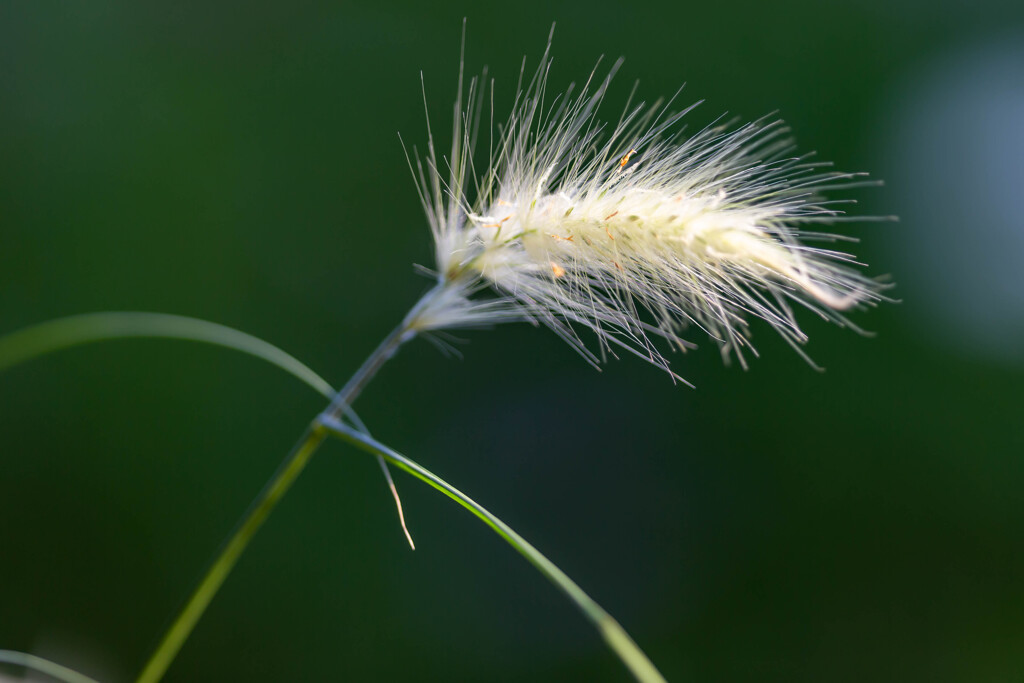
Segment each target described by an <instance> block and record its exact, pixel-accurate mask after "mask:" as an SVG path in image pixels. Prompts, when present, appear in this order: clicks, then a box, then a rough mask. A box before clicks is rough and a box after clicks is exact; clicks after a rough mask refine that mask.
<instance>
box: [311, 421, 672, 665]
mask: <svg viewBox="0 0 1024 683" xmlns="http://www.w3.org/2000/svg"><path fill="white" fill-rule="evenodd" d="M320 424H321V425H322V427H323V428H324V429H326V430H327V431H328V432H329V433H330V434H331V435H333V436H336V437H338V438H340V439H342V440H344V441H347V442H348V443H350V444H352V445H354V446H356V447H357V448H359V449H361V450H363V451H366V452H367V453H370V454H372V455H375V456H377V457H380V458H384V459H385V460H387V461H388V462H389V463H391V464H392V465H394V466H395V467H397V468H399V469H401V470H403V471H405V472H408V473H409V474H411V475H412V476H414V477H416V478H417V479H419V480H420V481H422V482H425V483H426V484H429V485H430V486H432V487H433V488H435V489H437V490H438V491H440V492H441V493H443V494H444V495H446V496H448V497H449V498H451V499H452V500H454V501H455V502H456V503H458V504H459V505H461V506H462V507H464V508H465V509H466V510H469V512H471V513H473V515H475V516H476V517H477V518H478V519H480V520H481V521H482V522H483V523H484V524H486V525H487V526H489V527H490V528H491V529H492V530H493V531H494V532H495V533H496V534H498V535H499V536H501V537H502V538H503V539H505V541H506V542H507V543H508V544H509V545H511V546H512V547H513V548H515V549H516V551H518V552H519V554H521V555H522V556H523V557H525V558H526V559H527V560H529V562H530V564H532V565H533V566H534V567H536V568H537V569H538V570H539V571H540V573H541V574H543V575H544V576H545V577H546V578H547V579H548V580H549V581H551V583H553V584H555V586H556V587H557V588H558V589H559V590H561V591H562V592H563V593H565V594H566V595H567V596H568V597H569V599H570V600H572V601H573V603H575V604H576V606H577V607H579V609H580V611H582V612H583V614H584V615H585V616H586V617H587V619H589V620H590V621H591V622H593V624H594V626H595V627H597V630H598V631H599V632H600V633H601V636H602V637H603V638H604V640H605V642H606V643H607V644H608V646H609V647H610V648H611V649H612V651H613V652H614V653H615V654H616V655H618V657H619V658H620V659H621V660H622V662H623V663H624V664H625V665H626V667H627V668H629V670H630V672H631V673H632V674H633V675H634V676H635V677H636V679H637V680H639V681H642V682H643V683H664V681H665V679H664V678H663V677H662V675H661V674H660V673H659V672H658V669H657V668H656V667H655V666H654V664H653V663H652V662H651V660H650V659H648V657H647V655H645V654H644V653H643V650H641V649H640V647H639V646H638V645H637V644H636V643H635V642H634V641H633V639H632V638H630V636H629V634H628V633H626V631H625V629H623V628H622V626H620V625H619V622H617V621H616V620H615V619H614V618H613V617H612V616H611V615H610V614H608V613H607V612H606V611H604V609H603V608H602V607H601V606H600V605H599V604H597V603H596V602H595V601H594V599H593V598H591V597H590V596H589V595H587V594H586V592H584V590H583V589H582V588H580V587H579V586H578V585H577V584H576V582H575V581H573V580H572V579H570V578H569V577H568V575H566V573H565V572H563V571H562V570H561V569H559V568H558V567H557V566H556V565H555V564H554V563H553V562H552V561H551V560H549V559H548V558H547V557H545V556H544V555H543V554H542V553H541V552H540V551H539V550H537V549H536V548H534V547H533V546H532V545H530V543H529V542H528V541H527V540H526V539H524V538H523V537H522V536H520V535H519V534H517V533H516V532H515V531H514V530H513V529H512V528H511V527H510V526H508V525H507V524H505V523H504V522H503V521H501V520H500V519H498V518H497V517H496V516H495V515H493V514H492V513H491V512H490V511H488V510H487V509H486V508H484V507H483V506H482V505H480V504H479V503H477V502H476V501H475V500H473V499H472V498H470V497H469V496H467V495H466V494H464V493H463V492H462V491H459V490H458V489H457V488H455V487H454V486H452V485H451V484H449V483H448V482H446V481H445V480H444V479H441V477H439V476H437V475H436V474H434V473H433V472H431V471H429V470H427V469H426V468H424V467H423V466H421V465H419V464H418V463H416V462H414V461H412V460H410V459H409V458H407V457H405V456H404V455H402V454H400V453H398V452H396V451H393V450H391V449H390V448H388V447H387V446H385V445H384V444H382V443H380V442H379V441H376V440H375V439H374V438H373V437H371V436H369V435H368V434H363V433H360V432H358V431H356V430H355V429H352V428H351V427H349V426H348V425H346V424H344V423H343V422H341V421H340V420H337V419H335V418H332V417H329V416H324V415H321V417H320Z"/></svg>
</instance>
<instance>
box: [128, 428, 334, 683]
mask: <svg viewBox="0 0 1024 683" xmlns="http://www.w3.org/2000/svg"><path fill="white" fill-rule="evenodd" d="M324 436H325V434H324V431H323V430H322V429H319V428H316V427H314V426H311V427H310V428H309V429H307V430H306V433H305V434H304V435H303V437H302V438H301V439H300V440H299V442H298V443H297V444H295V447H294V448H293V449H292V451H291V453H289V454H288V457H287V458H285V460H284V462H283V463H281V467H280V468H279V469H278V471H277V473H276V474H275V475H274V476H273V477H271V479H270V481H269V482H267V485H266V486H265V487H264V489H263V492H262V493H260V495H259V496H258V497H257V498H256V500H255V501H254V502H253V504H252V506H251V507H250V508H249V511H248V512H247V513H246V514H245V516H243V517H242V521H241V523H240V524H239V525H238V527H237V529H236V530H235V532H234V533H233V534H232V535H231V538H230V539H228V542H227V543H225V544H224V548H223V549H222V550H221V551H220V554H219V555H218V556H217V559H216V560H214V562H213V565H211V566H210V569H209V570H208V571H207V572H206V575H205V576H204V577H203V580H202V581H200V582H199V585H198V586H197V587H196V589H195V591H194V592H193V593H192V597H190V598H189V601H188V602H187V603H186V604H185V607H184V609H182V610H181V614H179V615H178V618H177V619H175V620H174V623H173V624H172V625H171V628H170V629H168V630H167V633H165V634H164V637H163V639H162V640H161V641H160V644H159V645H158V646H157V648H156V651H155V652H154V653H153V656H152V657H150V659H149V662H147V663H146V666H145V668H144V669H143V670H142V673H140V674H139V677H138V679H136V680H137V683H156V681H159V680H160V679H161V678H162V677H163V675H164V672H166V671H167V667H169V666H170V665H171V662H172V661H174V658H175V656H177V654H178V651H179V650H181V646H182V645H184V644H185V640H186V639H188V637H189V635H190V634H191V633H192V629H194V628H195V626H196V623H197V622H198V621H199V618H200V617H202V616H203V612H205V611H206V608H207V607H208V606H209V604H210V601H211V600H213V596H214V595H216V594H217V591H218V590H219V589H220V587H221V584H223V583H224V580H225V579H226V578H227V577H228V574H230V573H231V570H232V569H233V568H234V566H235V563H237V562H238V558H239V557H240V556H241V554H242V551H244V550H245V548H246V546H248V545H249V541H250V540H252V537H253V536H254V535H255V534H256V532H257V531H258V530H259V528H260V527H261V526H262V525H263V522H265V521H266V519H267V517H268V516H269V515H270V513H271V512H272V511H273V510H274V507H275V506H276V505H277V503H278V501H280V500H281V497H282V496H284V494H285V493H286V492H287V491H288V489H289V488H291V485H292V484H293V483H295V479H296V478H298V476H299V474H301V473H302V470H303V469H304V468H305V467H306V464H307V463H308V462H309V459H310V458H311V457H312V455H313V453H314V452H316V449H317V448H318V447H319V446H320V444H321V443H323V440H324Z"/></svg>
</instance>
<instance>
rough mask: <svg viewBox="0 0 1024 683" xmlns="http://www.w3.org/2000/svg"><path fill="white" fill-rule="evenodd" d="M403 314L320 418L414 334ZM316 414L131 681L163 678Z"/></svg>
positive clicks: (320, 435) (285, 475)
mask: <svg viewBox="0 0 1024 683" xmlns="http://www.w3.org/2000/svg"><path fill="white" fill-rule="evenodd" d="M432 293H433V291H432V292H431V293H428V294H427V295H426V296H425V297H424V300H426V298H427V297H429V296H430V295H431V294H432ZM419 305H421V304H418V305H417V307H416V308H414V309H413V310H414V311H415V310H417V308H418V307H419ZM409 319H410V318H408V317H407V318H406V320H405V321H403V323H402V324H401V325H399V326H398V327H397V328H395V329H394V330H393V331H392V332H391V334H389V335H388V336H387V337H386V338H385V339H384V341H383V342H381V344H380V346H378V347H377V348H376V350H374V352H373V353H372V354H370V356H369V358H367V359H366V361H364V362H363V365H362V366H361V367H360V368H359V370H357V371H356V373H355V374H354V375H353V376H352V379H350V380H349V381H348V382H347V383H346V384H345V386H344V387H342V388H341V390H340V391H338V393H336V394H335V395H334V398H333V399H332V400H331V403H330V405H328V406H327V408H326V409H325V410H324V412H323V413H322V414H321V415H322V417H328V418H330V419H331V420H333V421H337V418H338V417H339V416H340V415H341V414H343V413H345V412H347V411H349V408H350V405H351V404H352V402H353V401H354V400H355V398H356V397H357V396H358V395H359V392H361V391H362V390H363V388H364V387H365V386H366V385H367V383H369V381H370V380H371V379H373V376H374V375H375V374H376V373H377V371H378V370H380V368H381V367H382V366H383V365H384V363H386V362H387V360H388V359H389V358H391V357H392V356H394V355H395V352H396V351H397V350H398V347H399V346H401V345H402V344H403V343H405V342H406V341H408V340H410V339H412V338H413V337H414V336H415V334H416V333H415V331H414V330H412V329H410V327H409V323H408V321H409ZM320 419H321V418H318V419H317V420H314V421H313V423H312V424H311V425H310V426H309V427H308V428H307V429H306V432H305V433H304V434H303V435H302V438H300V439H299V441H298V443H296V444H295V446H294V447H293V448H292V450H291V452H290V453H289V454H288V457H286V458H285V459H284V462H282V463H281V465H280V467H278V470H277V472H276V473H275V474H274V476H273V477H271V478H270V481H268V482H267V484H266V486H264V488H263V491H262V492H261V493H260V495H259V496H257V497H256V500H255V501H254V502H253V503H252V505H251V506H250V507H249V510H248V511H247V512H246V513H245V515H243V516H242V519H241V521H240V522H239V523H238V526H237V527H236V528H235V531H234V533H233V534H232V535H231V537H230V538H229V539H228V541H227V543H225V544H224V547H223V548H222V549H221V551H220V553H219V554H218V555H217V558H216V559H215V560H214V561H213V564H212V565H211V566H210V568H209V569H208V570H207V572H206V574H205V575H204V576H203V578H202V580H201V581H200V582H199V585H198V586H197V587H196V589H195V590H194V591H193V593H192V596H191V597H190V598H189V600H188V602H187V603H186V604H185V607H184V608H183V609H182V610H181V613H180V614H179V615H178V617H177V618H176V619H175V620H174V623H172V624H171V627H170V628H169V629H168V630H167V632H166V633H165V634H164V636H163V638H162V639H161V641H160V643H159V645H157V648H156V650H155V651H154V652H153V655H152V656H151V657H150V658H149V661H148V662H146V665H145V667H144V668H143V669H142V673H140V674H139V677H138V678H137V679H136V683H156V682H157V681H159V680H160V679H161V678H162V677H163V675H164V673H165V672H166V671H167V667H169V666H170V665H171V662H173V661H174V658H175V657H176V656H177V654H178V652H179V651H180V650H181V647H182V646H183V645H184V644H185V641H186V640H187V639H188V637H189V635H190V634H191V633H192V630H193V629H194V628H195V626H196V623H198V621H199V619H200V618H201V617H202V616H203V613H204V612H205V611H206V608H207V607H208V606H209V605H210V602H211V601H212V600H213V597H214V596H215V595H216V594H217V591H218V590H219V589H220V587H221V585H222V584H223V583H224V580H225V579H227V577H228V574H230V573H231V570H232V569H233V568H234V566H235V564H236V563H237V562H238V558H239V557H240V556H241V555H242V552H243V551H244V550H245V548H246V546H248V545H249V541H250V540H252V537H253V536H254V535H255V534H256V532H257V531H258V530H259V528H260V527H261V526H262V525H263V522H265V521H266V519H267V517H268V516H269V515H270V513H271V512H272V511H273V510H274V507H276V505H277V503H278V502H279V501H280V500H281V497H282V496H284V494H285V493H286V492H287V491H288V489H289V488H291V485H292V484H293V483H295V480H296V478H298V476H299V474H301V473H302V470H303V469H305V467H306V464H307V463H308V462H309V459H310V458H311V457H312V456H313V453H315V452H316V449H317V448H319V447H320V444H321V443H323V440H324V438H325V437H326V432H325V430H324V429H323V427H321V426H320Z"/></svg>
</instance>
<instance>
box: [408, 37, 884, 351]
mask: <svg viewBox="0 0 1024 683" xmlns="http://www.w3.org/2000/svg"><path fill="white" fill-rule="evenodd" d="M548 47H549V49H550V43H549V46H548ZM550 64H551V60H550V57H549V51H545V53H544V56H543V58H542V59H541V62H540V65H539V67H538V68H537V70H536V72H535V73H534V75H533V77H532V78H528V79H521V83H525V85H521V86H520V88H519V90H518V92H517V94H516V98H515V106H514V109H513V112H512V114H511V115H510V116H509V118H508V119H507V122H506V123H505V124H504V125H503V126H500V127H499V129H498V131H494V130H493V124H492V126H491V129H492V130H491V135H490V136H489V139H488V142H487V149H489V150H490V158H489V160H488V163H487V166H486V168H482V169H474V167H473V160H474V154H475V152H476V148H477V139H476V138H477V129H478V125H479V120H480V113H481V111H482V103H483V99H484V97H485V88H484V87H483V86H482V85H481V83H482V81H478V80H476V79H473V80H471V81H470V82H469V84H468V87H464V85H463V82H462V70H461V68H460V76H459V98H458V100H457V102H456V107H455V120H454V126H453V134H454V142H453V145H452V151H451V156H450V157H448V158H446V159H442V158H439V157H438V155H437V153H436V151H435V147H434V141H433V135H432V134H431V135H430V138H429V140H428V146H427V155H426V157H425V159H423V160H421V159H420V158H418V157H417V158H416V159H415V162H414V174H415V175H416V177H417V180H418V186H419V190H420V199H421V200H422V202H423V205H424V208H425V210H426V213H427V216H428V219H429V221H430V224H431V228H432V230H433V234H434V239H435V243H436V254H437V271H438V273H439V279H440V282H441V283H442V284H445V283H448V285H447V287H446V288H447V289H448V290H449V291H448V293H447V294H446V295H445V298H446V300H445V301H444V302H442V303H437V304H436V306H434V307H433V308H432V309H431V310H430V311H429V314H430V315H429V316H428V317H424V318H423V320H422V321H421V325H420V326H421V327H422V328H423V329H432V328H438V327H458V326H466V325H480V324H488V323H493V322H501V321H505V320H509V319H526V320H531V321H535V322H537V321H539V322H543V323H545V324H547V325H548V326H550V327H551V328H552V329H553V330H555V331H556V332H557V333H558V334H559V335H560V336H562V337H563V338H564V339H566V340H567V341H569V343H570V344H572V345H573V346H574V347H575V348H577V349H578V350H579V351H580V352H581V353H583V354H584V356H585V357H587V358H588V359H590V360H591V361H592V362H597V361H599V360H601V359H602V358H603V357H604V354H605V352H608V351H613V350H614V349H615V348H621V349H626V350H629V351H632V352H635V353H636V354H638V355H640V356H642V357H644V358H646V359H648V360H650V361H651V362H653V363H655V364H656V365H659V366H661V367H663V368H665V369H666V370H667V369H668V363H667V361H666V360H665V358H664V357H663V356H662V354H661V352H660V351H658V350H657V349H656V348H655V346H654V344H653V343H652V339H656V338H659V337H660V338H663V339H665V340H667V341H668V343H669V345H670V346H671V347H674V348H684V347H685V346H686V345H687V344H686V342H684V341H683V340H682V338H681V337H680V336H679V335H680V334H681V332H682V330H683V329H684V328H686V327H688V326H690V325H695V326H697V327H699V328H701V329H703V330H704V331H705V332H706V333H707V334H708V335H710V336H711V338H712V339H714V340H715V341H716V342H717V343H718V344H719V345H720V346H721V347H722V349H723V353H724V354H725V355H726V356H727V357H728V356H730V355H733V356H735V357H737V358H739V359H740V361H741V362H744V351H745V350H750V345H749V341H748V323H747V320H748V319H750V318H761V319H763V320H765V321H766V322H768V323H769V324H770V325H771V326H772V327H773V328H775V329H776V330H777V331H778V332H779V333H781V334H782V336H783V337H784V338H785V339H786V340H788V341H789V342H790V343H792V344H793V345H794V346H796V347H798V346H799V345H801V344H803V343H804V342H805V341H806V336H805V335H804V333H803V332H802V331H801V329H800V327H799V326H798V325H797V322H796V320H795V318H794V315H793V310H792V308H791V305H790V304H791V302H793V301H796V302H799V303H800V304H802V305H804V306H805V307H808V308H810V309H812V310H814V311H816V312H817V313H819V314H820V315H821V316H823V317H825V318H828V319H831V320H833V321H836V322H838V323H840V324H848V322H849V321H847V320H846V318H845V317H844V316H843V313H842V312H843V311H847V310H850V309H853V308H856V307H858V306H862V305H865V304H872V303H875V302H877V301H878V300H880V298H881V297H880V294H879V292H880V289H881V288H880V286H879V285H878V283H877V282H876V281H874V280H871V279H869V278H867V277H865V276H864V275H862V274H861V273H860V272H859V271H857V270H856V269H855V268H854V267H853V259H852V257H851V256H849V255H847V254H844V253H841V252H837V251H834V250H831V249H825V248H820V247H815V246H811V245H810V244H809V242H811V241H812V240H813V241H817V242H819V243H820V242H823V241H833V238H832V236H830V235H828V234H821V233H818V232H813V233H812V232H810V231H805V230H802V229H801V227H802V226H806V225H807V224H811V223H813V224H818V223H828V222H830V221H833V220H836V219H837V218H839V217H840V216H841V215H842V212H841V211H840V210H839V208H837V206H838V205H837V204H836V203H834V202H829V201H827V200H825V199H824V198H823V197H822V195H821V193H822V192H823V191H825V190H829V189H830V188H835V189H841V188H845V187H849V186H850V185H851V184H859V183H862V181H861V180H859V176H857V175H856V174H844V173H836V172H833V171H829V170H826V165H825V164H821V163H815V162H810V161H808V159H807V158H806V157H800V156H794V155H793V148H792V144H791V142H790V141H789V140H788V139H787V138H786V136H787V134H788V130H787V129H786V128H785V127H784V126H783V125H782V123H781V122H779V121H774V120H769V119H762V120H759V121H755V122H753V123H749V124H746V125H742V126H735V125H733V124H731V123H730V122H724V121H721V120H719V121H716V122H714V123H713V124H711V125H709V126H707V127H705V128H703V129H702V130H700V131H698V132H696V133H695V134H693V135H690V136H688V137H684V136H683V135H682V131H681V130H680V125H679V121H680V119H681V118H682V117H683V116H684V115H685V114H686V113H687V112H689V111H690V110H691V109H693V107H689V108H688V109H685V110H682V111H678V112H674V113H673V112H672V111H671V110H670V106H671V102H669V104H666V105H662V104H660V103H656V104H655V105H654V106H651V107H647V106H644V105H643V104H640V105H635V106H632V105H627V107H626V108H625V110H624V111H623V113H622V115H621V116H619V117H618V119H617V123H615V124H614V125H606V124H605V123H603V122H601V121H600V120H599V119H598V116H597V112H598V108H599V106H600V105H601V103H602V101H603V100H604V97H605V94H606V92H607V88H608V85H609V83H610V81H611V79H612V77H613V76H614V74H615V72H616V71H617V70H618V69H619V66H620V64H621V62H616V63H615V64H614V65H613V66H612V67H611V68H610V69H609V71H608V73H607V74H606V75H605V76H604V78H603V79H599V78H598V77H597V71H596V69H595V71H594V72H593V73H592V74H591V76H590V78H589V79H588V80H587V82H586V83H585V84H584V86H583V87H582V88H580V89H578V91H577V89H576V88H574V87H573V86H570V87H569V88H568V90H567V91H566V93H565V94H564V95H560V96H558V97H554V98H552V97H551V96H550V93H548V92H547V81H548V71H549V67H550ZM493 87H494V85H493V83H491V84H490V88H491V89H492V90H493ZM464 90H465V91H466V93H465V94H466V97H465V100H463V91H464ZM464 102H465V104H464ZM694 106H696V105H694ZM490 119H491V120H492V121H493V112H492V115H491V117H490ZM484 285H489V286H491V287H492V288H493V290H494V291H496V292H497V294H498V297H497V298H491V299H483V300H471V299H470V296H472V294H474V293H475V292H476V291H477V290H478V289H480V288H481V286H484ZM428 319H429V322H428ZM581 327H582V328H589V329H590V330H591V331H593V332H594V333H595V334H596V335H597V339H598V351H597V353H595V352H592V351H590V350H588V348H587V346H586V345H585V343H584V341H582V340H581V339H580V338H579V337H578V336H577V330H578V329H579V328H581Z"/></svg>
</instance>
